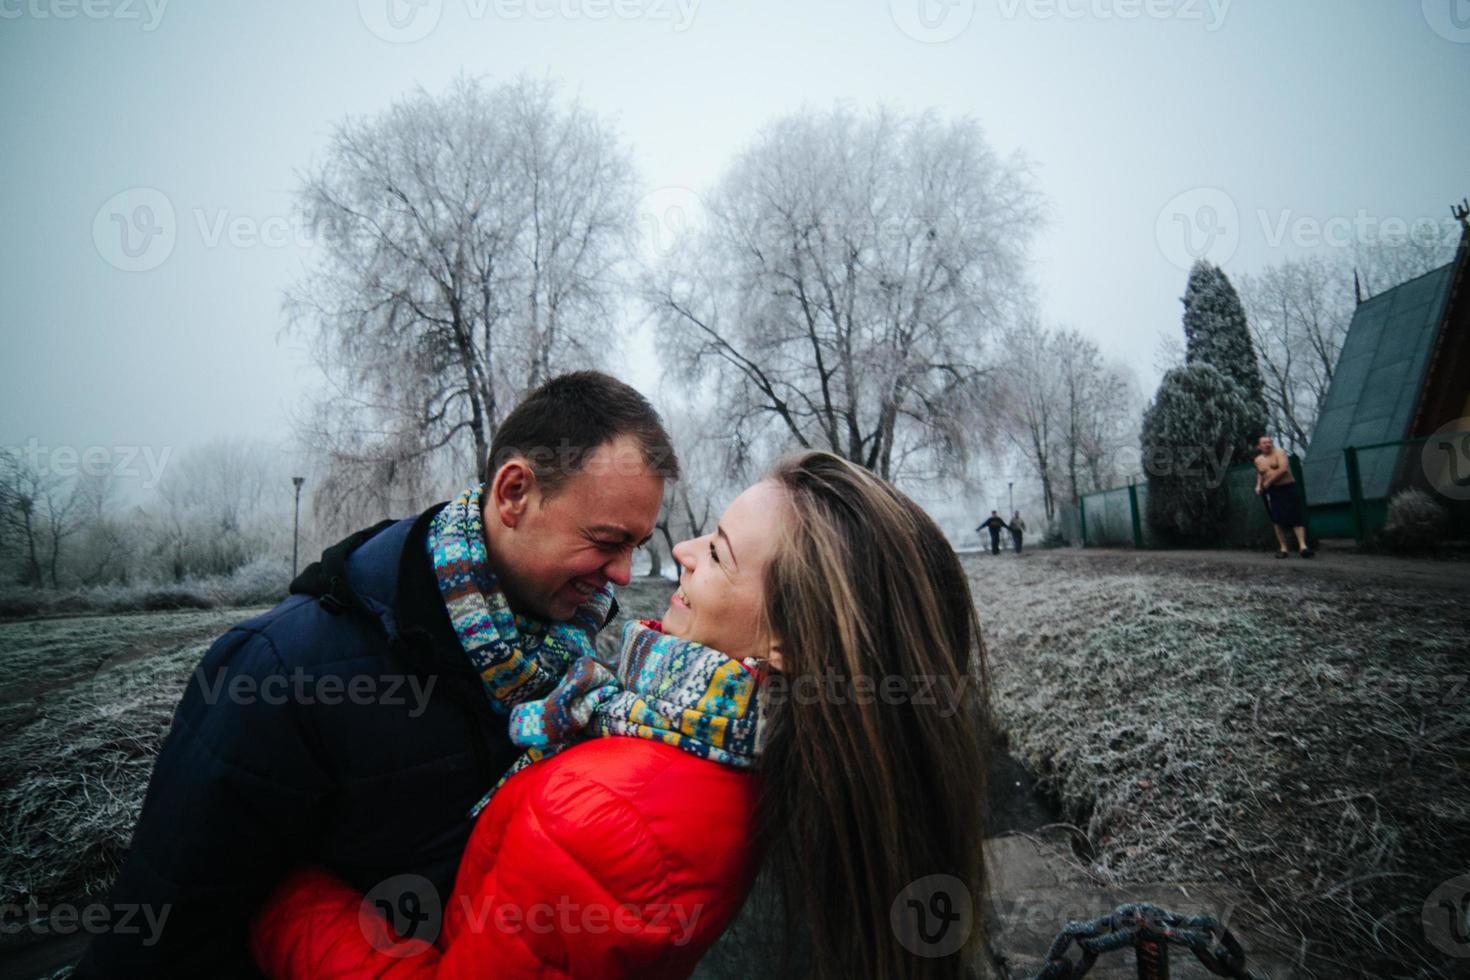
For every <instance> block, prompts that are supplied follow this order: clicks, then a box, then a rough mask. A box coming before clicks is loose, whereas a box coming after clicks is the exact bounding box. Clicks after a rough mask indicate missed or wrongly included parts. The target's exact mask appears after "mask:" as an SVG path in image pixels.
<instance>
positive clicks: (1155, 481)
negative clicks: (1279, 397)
mask: <svg viewBox="0 0 1470 980" xmlns="http://www.w3.org/2000/svg"><path fill="white" fill-rule="evenodd" d="M1256 424H1257V423H1256V413H1255V411H1254V410H1253V409H1252V407H1251V405H1250V403H1249V401H1248V400H1247V399H1246V397H1245V394H1244V393H1243V392H1242V391H1241V389H1240V386H1239V385H1237V384H1236V383H1235V382H1233V381H1231V380H1230V379H1229V378H1228V377H1226V376H1225V375H1224V374H1222V373H1221V372H1220V371H1219V370H1218V369H1216V368H1214V367H1212V366H1210V365H1209V364H1190V365H1189V366H1187V367H1182V368H1175V369H1173V370H1172V371H1169V372H1168V373H1167V374H1165V375H1164V380H1163V381H1162V382H1160V383H1159V390H1158V392H1157V393H1156V394H1155V395H1154V400H1153V401H1152V402H1150V403H1149V406H1148V408H1147V409H1145V410H1144V413H1143V430H1142V441H1143V464H1144V470H1145V472H1146V473H1147V474H1148V502H1147V520H1148V522H1149V526H1150V527H1151V528H1152V530H1153V531H1154V533H1155V535H1156V536H1157V538H1158V539H1159V540H1160V541H1161V542H1163V543H1166V544H1175V545H1180V544H1203V545H1212V544H1215V543H1217V540H1218V537H1219V534H1220V530H1221V528H1223V527H1224V525H1225V522H1226V521H1228V520H1229V519H1230V494H1229V488H1228V487H1227V486H1226V485H1225V480H1224V477H1225V472H1224V470H1225V468H1226V467H1228V466H1229V465H1230V464H1231V463H1233V462H1242V461H1244V459H1245V454H1246V452H1247V451H1248V446H1249V443H1250V440H1251V439H1252V438H1253V437H1254V436H1255V435H1257V433H1256V431H1255V427H1256Z"/></svg>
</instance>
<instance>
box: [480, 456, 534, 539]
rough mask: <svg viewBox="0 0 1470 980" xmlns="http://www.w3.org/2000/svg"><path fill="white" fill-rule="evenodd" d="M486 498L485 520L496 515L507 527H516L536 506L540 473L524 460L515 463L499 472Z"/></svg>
mask: <svg viewBox="0 0 1470 980" xmlns="http://www.w3.org/2000/svg"><path fill="white" fill-rule="evenodd" d="M489 491H490V492H489V493H488V494H486V498H487V499H486V501H485V510H486V511H487V513H486V515H485V517H486V519H487V520H488V519H489V517H490V513H489V512H492V511H493V513H494V515H495V516H496V517H498V518H499V519H500V523H501V524H502V525H504V526H505V527H516V526H517V525H519V524H520V523H521V521H522V520H523V519H524V518H525V516H526V512H527V511H529V510H530V509H531V506H532V505H533V504H534V503H535V502H536V498H537V497H538V496H539V494H540V490H539V489H538V488H537V486H536V472H535V471H534V470H532V469H531V467H530V466H529V465H528V464H527V463H526V461H525V460H523V459H513V460H511V461H510V462H508V463H506V464H504V465H503V466H501V467H500V469H498V470H496V471H495V475H494V476H493V477H492V478H491V480H490V486H489Z"/></svg>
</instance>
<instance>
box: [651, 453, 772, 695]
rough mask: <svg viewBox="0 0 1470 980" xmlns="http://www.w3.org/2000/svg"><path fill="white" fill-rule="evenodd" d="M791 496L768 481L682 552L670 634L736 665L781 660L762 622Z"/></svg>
mask: <svg viewBox="0 0 1470 980" xmlns="http://www.w3.org/2000/svg"><path fill="white" fill-rule="evenodd" d="M786 506H787V502H786V492H785V491H784V490H783V489H781V487H780V486H779V485H777V484H776V483H774V482H772V481H770V480H763V481H761V482H760V483H757V484H755V485H754V486H752V487H749V488H748V489H747V490H746V491H745V492H744V493H742V494H741V495H740V496H738V497H736V498H735V501H734V502H733V503H732V504H730V506H729V508H728V509H727V510H726V511H725V513H724V514H723V515H721V517H720V522H719V524H717V525H716V526H715V529H714V530H713V531H711V532H710V533H709V534H706V535H704V536H703V537H699V538H691V539H690V540H688V541H681V542H679V543H678V544H677V545H675V546H674V560H675V561H676V562H678V563H679V589H678V591H676V592H675V593H674V595H673V598H672V599H671V600H670V601H669V608H668V611H667V612H665V613H664V616H663V626H664V631H665V632H666V633H669V634H671V635H673V636H678V637H682V638H683V639H686V640H694V641H695V642H697V643H703V644H704V645H705V646H708V647H712V648H714V649H716V650H719V651H721V652H723V653H725V654H727V655H729V656H730V657H733V658H734V659H736V660H744V659H745V658H746V657H760V658H769V659H770V661H771V666H772V667H773V668H776V669H779V668H780V666H781V665H780V655H779V653H778V652H776V651H775V650H774V649H772V648H771V647H769V646H767V647H765V648H763V649H761V648H758V645H759V642H760V641H759V637H758V636H757V635H756V632H757V630H756V624H757V623H759V622H760V621H761V609H762V607H763V605H764V603H765V598H766V596H765V574H766V565H767V564H769V562H770V561H771V559H772V557H773V556H774V555H775V553H776V548H777V547H778V546H779V544H780V535H781V528H782V527H783V526H784V525H785V509H786Z"/></svg>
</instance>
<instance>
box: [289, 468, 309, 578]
mask: <svg viewBox="0 0 1470 980" xmlns="http://www.w3.org/2000/svg"><path fill="white" fill-rule="evenodd" d="M305 482H306V477H304V476H293V477H291V485H292V486H294V487H295V488H296V520H295V523H293V524H292V526H291V579H292V581H295V579H296V556H297V542H298V541H299V540H300V537H301V484H303V483H305Z"/></svg>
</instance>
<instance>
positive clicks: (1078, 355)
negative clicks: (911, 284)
mask: <svg viewBox="0 0 1470 980" xmlns="http://www.w3.org/2000/svg"><path fill="white" fill-rule="evenodd" d="M1000 364H1001V367H1002V371H1001V376H1002V378H1003V386H1002V392H1003V397H1002V399H1001V400H1000V403H999V404H1000V408H1001V418H1002V420H1003V422H1002V426H1003V429H1004V431H1005V434H1006V438H1007V440H1008V442H1009V443H1010V445H1011V446H1012V447H1013V448H1014V449H1015V450H1017V451H1018V452H1020V454H1021V455H1022V457H1023V458H1024V459H1025V460H1026V462H1027V464H1029V466H1030V467H1031V469H1033V470H1034V471H1035V472H1036V476H1037V479H1038V480H1039V481H1040V483H1041V491H1042V501H1043V504H1044V506H1045V510H1046V517H1047V520H1048V521H1050V520H1051V519H1052V518H1053V517H1054V516H1055V513H1056V504H1057V503H1058V502H1061V501H1064V500H1065V501H1068V502H1073V503H1075V502H1076V500H1077V499H1078V497H1080V496H1081V495H1082V494H1084V493H1090V492H1092V491H1093V490H1103V489H1107V488H1109V487H1112V486H1117V485H1119V484H1120V483H1122V481H1123V480H1124V479H1126V477H1127V476H1128V475H1129V474H1128V467H1127V466H1126V464H1125V461H1124V457H1125V456H1126V453H1127V451H1128V450H1129V449H1130V448H1131V447H1133V446H1135V445H1136V444H1137V432H1136V430H1135V428H1134V421H1133V420H1134V419H1135V418H1136V417H1137V413H1138V409H1139V406H1140V405H1141V403H1142V400H1143V399H1142V395H1141V394H1140V392H1139V388H1138V382H1137V379H1136V378H1135V377H1134V375H1133V372H1132V371H1131V370H1130V369H1129V368H1128V367H1126V366H1125V365H1122V364H1116V363H1112V362H1109V361H1108V360H1107V359H1106V358H1104V357H1103V354H1102V351H1101V350H1100V349H1099V348H1098V346H1097V344H1096V343H1094V342H1093V341H1092V340H1090V339H1089V338H1088V337H1086V336H1085V335H1083V334H1082V333H1080V332H1079V331H1077V330H1062V331H1055V330H1049V329H1047V328H1046V327H1044V326H1042V325H1041V324H1040V323H1039V322H1037V320H1036V319H1035V317H1033V316H1027V317H1024V318H1023V319H1022V320H1021V321H1020V322H1019V323H1018V324H1017V325H1016V326H1014V327H1012V328H1011V329H1009V330H1007V331H1006V334H1005V342H1004V356H1003V357H1002V359H1001V361H1000Z"/></svg>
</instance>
